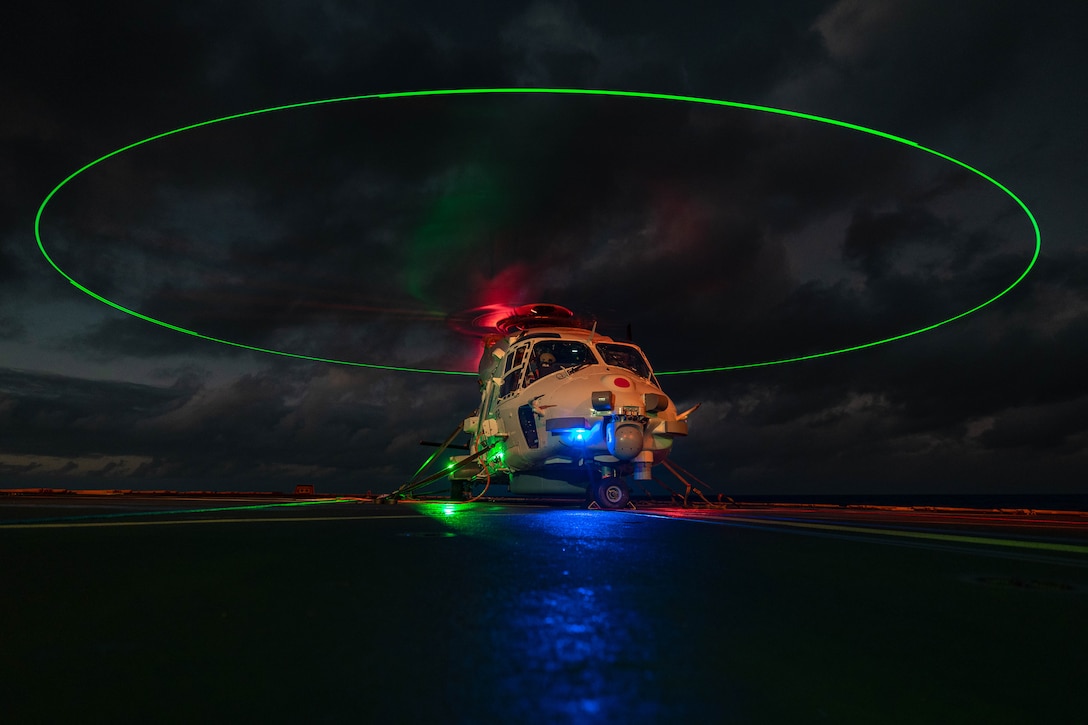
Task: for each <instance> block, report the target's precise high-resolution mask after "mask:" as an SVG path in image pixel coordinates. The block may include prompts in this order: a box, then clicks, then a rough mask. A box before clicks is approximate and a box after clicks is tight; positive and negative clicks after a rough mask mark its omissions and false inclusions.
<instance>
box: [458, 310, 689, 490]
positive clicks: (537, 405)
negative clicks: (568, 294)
mask: <svg viewBox="0 0 1088 725" xmlns="http://www.w3.org/2000/svg"><path fill="white" fill-rule="evenodd" d="M479 371H480V381H479V382H480V389H481V399H480V407H479V409H478V411H477V414H476V415H474V416H472V417H470V418H468V419H467V420H465V422H464V426H463V427H464V430H465V431H466V432H468V433H469V434H470V436H471V441H470V443H469V455H470V456H471V455H473V454H478V453H479V452H480V451H484V450H486V453H484V454H483V455H482V456H480V457H479V458H478V459H477V460H476V462H475V464H476V465H474V466H471V467H465V468H464V469H461V470H459V471H458V472H456V473H455V474H453V476H452V478H454V479H455V480H456V479H460V480H469V479H475V480H479V479H481V478H487V479H488V480H494V479H495V478H496V477H498V478H500V479H501V478H503V477H505V478H506V479H507V480H505V481H500V482H503V483H508V484H509V486H510V491H511V492H512V493H515V494H572V493H578V492H585V491H587V490H588V491H589V492H590V493H591V494H592V495H593V497H594V498H595V499H596V500H597V501H598V503H599V504H601V505H602V506H608V507H613V508H614V507H616V506H617V505H623V504H626V502H627V497H628V491H627V488H626V484H625V483H624V482H623V477H624V476H628V475H630V476H632V477H633V478H634V479H635V480H648V479H650V469H651V467H652V466H653V465H654V464H656V463H660V462H662V461H663V460H664V459H665V457H666V456H667V455H668V452H669V449H670V448H671V446H672V442H673V438H674V437H676V436H684V435H687V421H686V419H685V418H686V414H678V413H677V409H676V406H675V404H674V403H673V401H672V400H670V399H669V398H668V396H666V395H665V394H664V393H663V392H662V390H661V388H660V386H659V385H658V382H657V379H656V378H655V377H654V374H653V371H652V369H651V368H650V365H649V363H648V362H647V360H646V357H645V356H644V355H643V353H642V350H641V349H639V348H638V346H636V345H633V344H631V343H626V342H616V341H615V340H613V339H612V338H610V337H607V336H603V335H600V334H596V333H595V331H593V330H588V329H582V328H578V327H563V326H555V327H530V328H528V329H524V330H518V331H515V332H513V333H511V334H509V335H504V336H501V337H500V336H494V337H491V338H488V339H486V340H485V343H484V352H483V356H482V358H481V360H480V368H479ZM609 485H611V488H609Z"/></svg>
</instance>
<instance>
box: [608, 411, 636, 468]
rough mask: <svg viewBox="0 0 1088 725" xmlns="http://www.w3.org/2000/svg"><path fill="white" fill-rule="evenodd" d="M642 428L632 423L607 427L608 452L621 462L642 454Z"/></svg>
mask: <svg viewBox="0 0 1088 725" xmlns="http://www.w3.org/2000/svg"><path fill="white" fill-rule="evenodd" d="M642 438H643V435H642V426H641V425H639V424H638V423H635V422H634V421H620V422H615V423H610V424H609V425H608V437H607V441H608V452H609V453H611V454H612V455H614V456H615V457H616V458H618V459H620V460H621V461H629V460H631V459H632V458H634V457H635V456H637V455H638V454H639V453H641V452H642Z"/></svg>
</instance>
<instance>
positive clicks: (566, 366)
mask: <svg viewBox="0 0 1088 725" xmlns="http://www.w3.org/2000/svg"><path fill="white" fill-rule="evenodd" d="M596 362H597V358H596V357H594V356H593V351H592V350H590V349H589V345H586V344H585V343H582V342H574V341H571V340H547V341H542V342H538V343H536V345H534V346H533V351H532V353H531V354H530V356H529V365H528V367H527V370H526V375H525V385H528V384H529V383H533V382H536V381H537V380H540V379H541V378H543V377H547V376H548V375H551V374H552V373H557V372H559V371H560V370H572V369H574V368H580V367H582V366H583V365H590V364H593V363H596Z"/></svg>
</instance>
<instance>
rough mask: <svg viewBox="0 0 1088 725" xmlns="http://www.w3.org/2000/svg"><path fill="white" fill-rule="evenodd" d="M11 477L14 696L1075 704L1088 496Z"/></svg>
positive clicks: (861, 706)
mask: <svg viewBox="0 0 1088 725" xmlns="http://www.w3.org/2000/svg"><path fill="white" fill-rule="evenodd" d="M288 503H290V504H298V503H304V502H299V501H295V500H290V501H289V500H286V499H283V500H272V499H267V498H265V499H260V500H246V499H237V500H232V499H227V498H223V497H216V498H215V499H196V498H193V499H187V498H180V497H174V498H139V497H131V496H126V497H40V498H39V497H33V496H19V497H3V498H0V582H2V591H3V596H2V597H0V689H2V690H3V692H4V696H3V711H4V717H3V719H4V721H5V722H35V721H38V722H56V721H74V720H77V719H78V720H80V721H88V720H91V721H114V722H115V721H136V720H140V721H149V720H152V721H171V722H182V721H184V722H193V721H199V720H212V719H214V720H215V721H224V720H238V719H243V718H244V719H246V720H255V719H258V720H264V721H280V722H282V721H309V722H450V723H492V722H521V723H537V722H540V723H544V722H547V723H552V722H610V723H630V722H664V721H695V720H696V719H697V720H700V721H705V722H738V723H746V722H787V723H800V722H839V723H842V722H856V723H872V722H881V723H919V722H986V723H1037V722H1048V723H1060V722H1070V723H1072V722H1084V713H1086V712H1088V697H1086V696H1085V694H1084V688H1083V681H1084V673H1085V672H1088V623H1086V619H1088V616H1086V615H1088V517H1084V516H1078V515H1075V514H1050V513H1036V514H1034V515H1029V514H1027V513H1024V512H1004V513H998V512H969V511H908V510H902V511H896V510H877V509H842V508H791V507H787V506H775V507H763V508H761V507H744V508H739V509H735V508H734V509H726V510H710V509H697V510H691V509H679V508H666V507H654V508H643V509H640V510H639V511H634V512H628V511H622V512H612V511H607V512H602V511H585V510H581V509H580V508H577V507H576V506H575V505H573V504H570V505H567V504H558V505H555V504H553V505H547V506H541V505H528V504H517V503H497V502H480V503H474V504H466V505H449V504H442V503H427V504H404V503H401V504H398V505H375V504H372V503H360V502H354V501H343V502H335V501H320V502H317V503H305V505H281V504H288Z"/></svg>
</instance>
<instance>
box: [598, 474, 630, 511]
mask: <svg viewBox="0 0 1088 725" xmlns="http://www.w3.org/2000/svg"><path fill="white" fill-rule="evenodd" d="M593 500H594V501H596V502H597V505H598V506H600V507H601V508H603V509H621V508H624V507H625V506H627V504H628V502H630V500H631V492H630V491H628V490H627V484H626V483H624V481H623V479H622V478H620V477H619V476H611V477H609V478H605V479H602V480H600V481H597V482H596V484H595V485H594V486H593Z"/></svg>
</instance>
